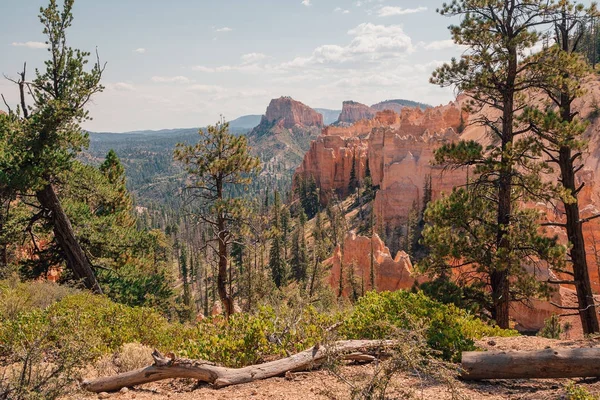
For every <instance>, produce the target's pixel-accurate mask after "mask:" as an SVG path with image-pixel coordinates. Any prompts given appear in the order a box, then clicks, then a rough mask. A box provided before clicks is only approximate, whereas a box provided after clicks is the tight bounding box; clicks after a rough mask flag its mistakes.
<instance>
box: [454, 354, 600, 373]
mask: <svg viewBox="0 0 600 400" xmlns="http://www.w3.org/2000/svg"><path fill="white" fill-rule="evenodd" d="M461 366H462V369H463V372H462V374H461V377H462V378H463V379H467V380H478V379H530V378H531V379H533V378H540V379H545V378H587V377H600V348H595V347H594V348H578V349H571V348H556V349H545V350H537V351H486V352H481V351H469V352H464V353H463V354H462V365H461Z"/></svg>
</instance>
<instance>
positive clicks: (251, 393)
mask: <svg viewBox="0 0 600 400" xmlns="http://www.w3.org/2000/svg"><path fill="white" fill-rule="evenodd" d="M257 394H258V391H257V390H252V391H251V392H250V396H256V395H257Z"/></svg>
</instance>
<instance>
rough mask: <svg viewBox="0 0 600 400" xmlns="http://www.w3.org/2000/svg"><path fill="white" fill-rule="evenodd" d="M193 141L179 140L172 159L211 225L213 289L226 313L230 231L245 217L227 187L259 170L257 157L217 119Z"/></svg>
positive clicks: (228, 310)
mask: <svg viewBox="0 0 600 400" xmlns="http://www.w3.org/2000/svg"><path fill="white" fill-rule="evenodd" d="M198 134H199V136H200V138H199V140H198V143H197V144H195V145H187V144H184V143H179V144H178V145H177V147H176V149H175V153H174V157H175V160H177V161H180V162H182V163H183V165H184V166H185V169H186V171H187V173H188V175H189V178H190V180H191V183H190V184H189V185H188V187H187V189H188V193H189V194H190V195H191V198H192V200H197V204H196V210H198V211H197V212H196V215H197V217H198V218H199V219H200V221H202V222H203V223H205V224H207V225H208V226H209V227H210V228H211V229H212V236H213V237H212V240H213V241H216V242H217V245H218V246H217V254H218V268H217V271H218V272H217V289H218V293H219V298H220V300H221V302H222V303H223V308H224V310H225V314H226V315H227V316H229V315H231V314H233V304H234V303H233V296H232V293H231V292H230V290H228V288H227V281H228V275H229V274H228V267H229V256H230V255H229V250H230V249H229V247H230V244H231V243H232V241H233V240H234V235H233V232H234V230H235V229H236V227H237V226H238V225H239V224H242V223H244V222H245V221H246V220H247V215H246V213H247V210H248V207H247V205H246V201H245V200H244V199H242V198H239V197H238V198H233V197H232V196H231V194H230V192H229V191H228V190H227V189H228V188H229V187H235V186H238V185H248V184H250V183H251V182H252V175H253V174H257V173H258V172H259V170H260V160H259V159H258V158H256V157H253V156H251V155H250V149H249V147H248V144H247V139H246V137H245V136H235V135H232V134H231V133H229V124H228V123H226V122H218V123H217V124H215V125H213V126H209V127H208V128H207V129H206V131H204V130H202V129H201V130H199V132H198Z"/></svg>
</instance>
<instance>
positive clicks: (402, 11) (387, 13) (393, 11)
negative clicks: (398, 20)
mask: <svg viewBox="0 0 600 400" xmlns="http://www.w3.org/2000/svg"><path fill="white" fill-rule="evenodd" d="M423 11H427V7H417V8H402V7H392V6H385V7H381V8H380V9H379V10H377V15H378V16H380V17H392V16H395V15H406V14H415V13H418V12H423Z"/></svg>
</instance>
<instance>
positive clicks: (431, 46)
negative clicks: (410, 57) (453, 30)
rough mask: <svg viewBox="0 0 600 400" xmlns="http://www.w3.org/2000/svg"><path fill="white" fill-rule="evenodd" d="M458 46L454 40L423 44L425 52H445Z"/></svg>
mask: <svg viewBox="0 0 600 400" xmlns="http://www.w3.org/2000/svg"><path fill="white" fill-rule="evenodd" d="M455 46H457V47H458V45H457V44H456V43H454V40H452V39H447V40H436V41H433V42H429V43H427V44H425V43H424V44H423V48H424V49H425V50H444V49H451V48H453V47H455Z"/></svg>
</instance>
